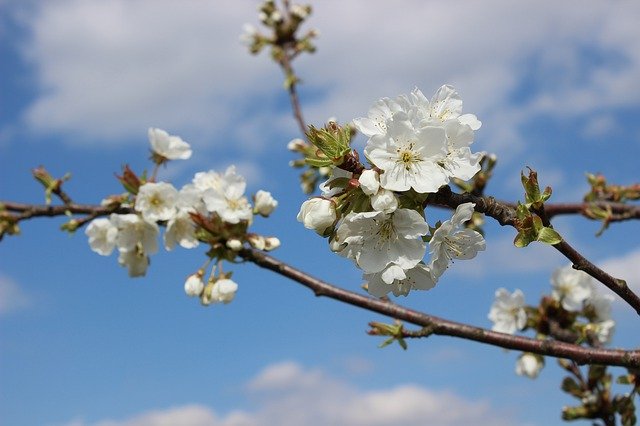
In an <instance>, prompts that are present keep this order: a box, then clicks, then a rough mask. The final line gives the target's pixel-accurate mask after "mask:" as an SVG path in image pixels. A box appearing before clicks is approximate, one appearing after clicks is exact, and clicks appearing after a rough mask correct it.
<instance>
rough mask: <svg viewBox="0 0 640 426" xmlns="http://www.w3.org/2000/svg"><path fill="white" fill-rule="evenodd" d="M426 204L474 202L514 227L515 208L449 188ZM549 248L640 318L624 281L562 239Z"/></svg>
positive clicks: (639, 303) (637, 300) (638, 303)
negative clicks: (614, 296) (601, 286)
mask: <svg viewBox="0 0 640 426" xmlns="http://www.w3.org/2000/svg"><path fill="white" fill-rule="evenodd" d="M427 203H429V204H432V203H433V204H437V205H443V206H447V207H449V208H452V209H455V208H456V207H458V206H459V205H460V204H463V203H475V205H476V206H475V210H476V211H478V212H480V213H484V214H485V215H487V216H490V217H492V218H494V219H495V220H497V221H498V223H500V225H502V226H505V225H509V226H514V219H515V209H514V208H513V207H512V206H510V205H506V204H502V203H499V202H497V201H496V200H495V199H494V198H492V197H478V196H475V195H472V194H469V193H463V194H456V193H454V192H452V191H451V188H449V187H448V186H445V187H442V188H440V190H439V191H438V192H436V193H435V194H431V195H430V196H429V198H428V199H427ZM546 211H547V206H546V205H545V210H544V212H545V213H546ZM544 221H545V222H546V223H549V222H548V217H546V218H545V219H544ZM553 247H554V248H555V249H556V250H558V251H559V252H560V253H562V254H563V255H564V256H565V257H566V258H567V259H569V260H570V261H571V262H572V263H573V267H574V268H575V269H578V270H581V271H584V272H586V273H587V274H589V275H591V276H592V277H593V278H595V279H596V280H598V281H600V282H601V283H602V284H604V285H605V286H606V287H607V288H609V289H610V290H611V291H613V292H614V293H616V294H617V295H618V296H620V297H621V298H622V300H624V301H625V302H627V303H628V304H629V306H631V307H632V308H633V309H635V311H636V312H637V313H638V315H640V297H638V295H637V294H635V293H634V292H633V291H632V290H631V289H630V288H629V286H628V285H627V283H626V282H625V281H624V280H622V279H620V278H615V277H613V276H611V275H609V274H608V273H606V272H605V271H603V270H602V269H600V268H598V267H597V266H596V265H594V264H593V263H592V262H590V261H589V260H588V259H587V258H585V257H584V256H582V255H581V254H580V253H579V252H578V251H577V250H576V249H574V248H573V247H572V246H571V245H570V244H569V243H568V242H566V241H565V240H564V239H563V240H562V241H561V242H560V243H558V244H555V245H553Z"/></svg>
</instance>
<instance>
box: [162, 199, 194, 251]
mask: <svg viewBox="0 0 640 426" xmlns="http://www.w3.org/2000/svg"><path fill="white" fill-rule="evenodd" d="M189 212H190V210H185V209H180V210H179V211H178V214H176V215H175V216H174V217H173V218H172V219H171V220H170V221H169V222H168V223H167V230H166V231H165V233H164V247H165V248H166V249H167V250H173V248H174V247H175V245H176V244H180V246H182V247H183V248H186V249H191V248H194V247H197V246H198V245H199V244H200V242H199V241H198V239H197V238H196V227H195V224H194V223H193V221H192V220H191V216H190V215H189Z"/></svg>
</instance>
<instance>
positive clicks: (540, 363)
mask: <svg viewBox="0 0 640 426" xmlns="http://www.w3.org/2000/svg"><path fill="white" fill-rule="evenodd" d="M542 367H544V359H543V358H542V357H541V356H539V355H535V354H532V353H528V352H525V353H523V354H522V355H520V358H518V361H517V363H516V374H517V375H518V376H527V377H529V378H530V379H535V378H536V377H538V374H540V371H541V370H542Z"/></svg>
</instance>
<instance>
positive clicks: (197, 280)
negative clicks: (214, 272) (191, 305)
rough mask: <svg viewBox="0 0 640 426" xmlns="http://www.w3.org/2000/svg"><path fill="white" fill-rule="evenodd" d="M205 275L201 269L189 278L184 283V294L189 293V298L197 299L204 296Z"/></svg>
mask: <svg viewBox="0 0 640 426" xmlns="http://www.w3.org/2000/svg"><path fill="white" fill-rule="evenodd" d="M203 275H204V271H203V270H202V269H200V270H198V272H196V273H195V274H192V275H189V276H188V277H187V280H186V281H185V282H184V292H185V293H187V296H189V297H197V296H200V294H202V291H203V290H204V282H202V276H203Z"/></svg>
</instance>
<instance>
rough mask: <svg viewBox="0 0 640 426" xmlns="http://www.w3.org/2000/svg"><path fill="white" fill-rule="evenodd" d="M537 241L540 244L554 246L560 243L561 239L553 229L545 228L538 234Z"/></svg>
mask: <svg viewBox="0 0 640 426" xmlns="http://www.w3.org/2000/svg"><path fill="white" fill-rule="evenodd" d="M538 241H540V242H541V243H545V244H550V245H554V244H558V243H559V242H561V241H562V237H561V236H560V234H558V233H557V232H556V231H555V229H553V228H549V227H547V226H545V227H543V228H542V229H540V231H539V232H538Z"/></svg>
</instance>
